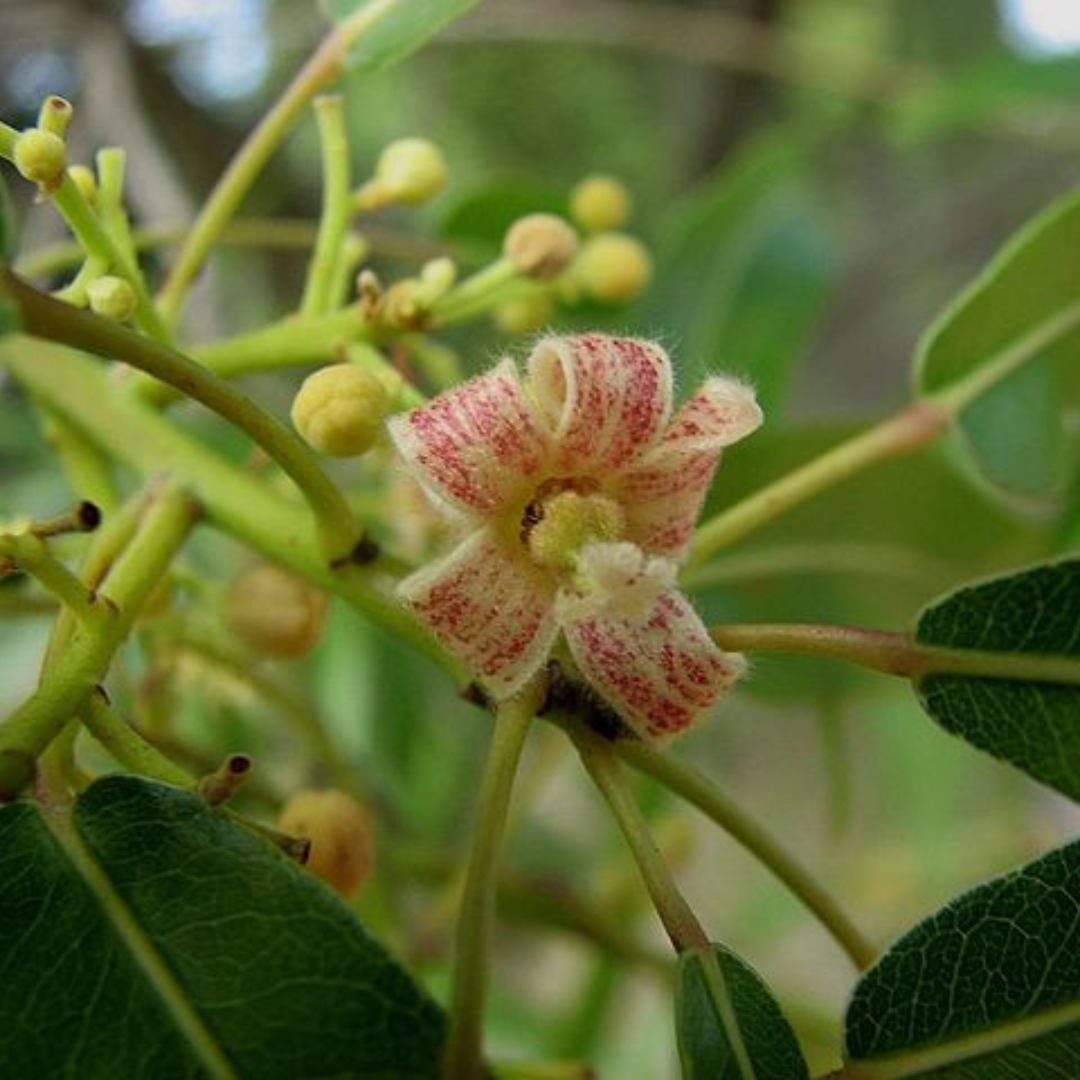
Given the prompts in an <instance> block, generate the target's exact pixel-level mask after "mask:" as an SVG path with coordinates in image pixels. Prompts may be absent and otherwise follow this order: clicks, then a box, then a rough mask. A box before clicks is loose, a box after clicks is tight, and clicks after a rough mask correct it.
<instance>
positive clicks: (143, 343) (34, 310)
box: [0, 270, 362, 562]
mask: <svg viewBox="0 0 1080 1080" xmlns="http://www.w3.org/2000/svg"><path fill="white" fill-rule="evenodd" d="M0 281H2V282H3V288H4V291H5V292H6V293H7V295H8V296H9V297H10V298H11V299H13V300H14V301H15V302H16V303H17V304H18V307H19V311H20V316H21V324H22V328H23V329H24V330H25V331H26V332H27V333H30V334H34V335H36V336H38V337H41V338H43V339H45V340H47V341H56V342H59V343H60V344H62V345H70V346H73V347H75V348H78V349H83V350H84V351H86V352H91V353H96V354H98V355H100V356H104V357H108V358H111V359H117V360H121V361H123V362H124V363H127V364H129V365H131V366H132V367H135V368H138V369H139V370H140V371H144V372H146V373H147V374H150V375H153V376H154V377H155V378H158V379H161V380H163V381H164V382H167V383H169V385H171V386H175V387H177V388H178V389H180V390H183V391H184V393H186V394H187V395H189V396H190V397H192V398H194V399H195V400H196V401H200V402H202V404H204V405H206V406H207V407H208V408H210V409H213V410H214V412H216V413H218V414H219V415H221V416H223V417H224V418H225V419H226V420H229V421H230V422H231V423H233V424H235V425H236V426H237V427H239V428H240V429H241V430H242V431H244V432H246V433H247V434H248V435H250V436H251V438H252V439H254V441H255V442H256V443H258V445H259V446H260V447H261V448H262V449H263V450H265V451H266V453H267V455H269V457H271V458H272V459H273V460H274V461H276V462H277V464H278V465H280V466H281V468H282V469H283V470H284V471H285V472H286V473H287V474H288V475H289V476H290V477H291V478H292V480H293V481H294V483H295V484H296V486H297V487H298V488H299V489H300V492H301V494H302V495H303V496H304V499H305V500H306V501H307V503H308V506H309V507H310V508H311V511H312V513H313V515H314V517H315V521H316V525H317V528H318V530H319V533H320V536H321V537H322V541H323V546H324V549H325V551H326V554H327V558H328V561H330V562H336V561H338V560H345V559H348V558H349V556H350V555H351V553H352V552H353V550H354V549H355V548H356V545H357V544H358V543H359V541H360V540H361V538H362V533H361V530H360V528H359V526H358V525H357V524H356V522H355V521H354V520H353V516H352V512H351V511H350V509H349V507H348V504H347V503H346V501H345V498H344V496H343V495H342V494H341V492H340V491H339V490H338V489H337V487H336V486H335V485H334V484H333V483H332V482H331V481H330V479H329V478H328V477H327V475H326V473H325V472H323V470H322V467H321V466H320V465H319V462H318V460H317V459H316V457H315V455H314V453H313V452H312V451H311V449H310V448H309V447H308V446H307V444H306V443H304V441H303V440H302V439H300V438H299V436H297V435H295V434H294V433H293V432H291V431H290V430H289V429H288V428H287V427H285V425H284V424H282V423H281V422H280V421H279V420H277V419H276V418H275V417H273V416H271V415H270V414H269V413H267V412H265V411H264V410H263V409H261V408H259V406H257V405H256V404H255V403H254V402H253V401H251V399H250V398H248V397H247V396H246V395H245V394H242V393H241V392H240V391H239V390H237V389H235V387H233V386H230V385H229V384H228V383H227V382H225V381H224V380H222V379H220V378H218V377H217V376H216V375H214V374H213V373H212V372H209V371H207V370H206V369H205V368H203V367H201V366H200V365H199V364H197V363H195V361H193V360H191V359H189V358H188V357H186V356H184V355H183V354H181V353H178V352H176V351H175V350H174V349H171V348H169V347H168V346H166V345H162V344H159V343H157V342H153V341H149V340H147V339H146V338H144V337H140V336H139V335H138V334H133V333H132V332H131V331H129V330H126V329H124V328H123V327H122V326H117V325H116V324H114V323H111V322H109V321H108V320H107V319H102V318H99V317H98V316H96V315H93V314H91V313H90V312H85V311H78V310H76V309H75V308H72V307H70V306H69V305H67V304H63V303H61V302H60V301H58V300H54V299H53V298H52V297H50V296H47V295H46V294H45V293H42V292H39V291H38V290H37V289H35V288H33V287H32V286H29V285H27V284H26V283H25V282H23V281H22V280H21V279H20V278H18V277H17V276H16V275H14V274H12V273H11V272H10V271H8V270H4V271H2V277H0Z"/></svg>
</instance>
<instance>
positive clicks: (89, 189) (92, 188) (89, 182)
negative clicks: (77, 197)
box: [68, 165, 98, 205]
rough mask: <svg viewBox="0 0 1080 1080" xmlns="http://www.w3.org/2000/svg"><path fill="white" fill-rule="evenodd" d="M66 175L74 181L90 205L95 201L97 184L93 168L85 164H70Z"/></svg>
mask: <svg viewBox="0 0 1080 1080" xmlns="http://www.w3.org/2000/svg"><path fill="white" fill-rule="evenodd" d="M68 176H70V177H71V179H72V180H73V181H74V183H75V186H76V187H77V188H78V189H79V192H80V194H81V195H82V197H83V198H84V199H85V200H86V201H87V202H88V203H90V204H91V205H93V204H94V203H95V202H96V201H97V195H98V185H97V177H96V176H94V170H93V169H91V168H89V167H87V166H86V165H72V166H71V168H70V169H68Z"/></svg>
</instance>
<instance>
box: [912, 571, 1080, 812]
mask: <svg viewBox="0 0 1080 1080" xmlns="http://www.w3.org/2000/svg"><path fill="white" fill-rule="evenodd" d="M915 640H916V641H917V642H918V643H919V644H921V645H936V646H941V647H944V648H948V649H961V650H972V651H975V652H977V653H981V654H990V660H991V661H993V660H994V659H995V658H997V659H998V661H999V663H1000V664H1001V667H1002V673H1003V674H1005V673H1007V671H1006V665H1008V664H1012V665H1016V664H1017V663H1020V664H1022V663H1023V660H1024V658H1032V659H1034V660H1035V661H1036V665H1037V663H1038V662H1039V661H1044V660H1050V661H1051V662H1052V661H1054V660H1055V659H1056V660H1058V661H1059V663H1058V665H1057V666H1058V667H1059V669H1060V670H1059V671H1058V672H1057V675H1058V677H1057V678H1056V679H1055V680H1054V681H1049V680H1045V681H1040V680H1039V678H1038V674H1039V671H1038V667H1037V666H1036V665H1032V669H1031V671H1030V673H1028V674H1026V675H1025V674H1024V672H1023V670H1022V668H1021V669H1020V670H1019V671H1017V670H1016V669H1015V667H1014V669H1013V677H1010V678H1001V677H999V678H988V677H980V676H976V675H963V674H944V673H943V674H930V675H925V676H923V677H922V678H920V679H918V680H917V681H916V684H915V689H916V692H917V693H918V695H919V699H920V701H921V703H922V705H923V708H925V709H926V711H927V712H928V713H929V714H930V715H931V716H932V717H933V718H934V719H935V720H936V721H937V722H938V723H939V724H941V726H942V727H944V728H945V729H946V730H947V731H950V732H952V733H953V734H955V735H959V736H960V737H961V738H963V739H966V740H967V741H968V742H970V743H972V744H974V745H975V746H978V747H979V748H980V749H983V750H987V751H989V752H990V753H991V754H993V755H994V756H995V757H999V758H1003V759H1004V760H1006V761H1009V762H1011V763H1012V764H1013V765H1016V766H1017V767H1018V768H1020V769H1023V770H1024V771H1025V772H1026V773H1028V774H1029V775H1031V776H1033V777H1035V778H1036V779H1037V780H1041V781H1042V782H1043V783H1044V784H1049V785H1050V786H1051V787H1055V788H1057V789H1058V790H1059V791H1061V792H1064V793H1065V794H1066V795H1070V796H1071V797H1072V798H1074V799H1080V723H1078V719H1080V560H1075V559H1072V560H1067V561H1064V562H1058V563H1050V564H1045V565H1042V566H1035V567H1032V568H1030V569H1027V570H1023V571H1021V572H1020V573H1016V574H1010V575H1009V576H1007V577H1001V578H996V579H994V580H991V581H986V582H983V583H981V584H977V585H970V586H966V587H964V588H962V589H959V590H958V591H957V592H954V593H952V594H950V595H949V596H946V597H944V598H943V599H941V600H939V601H937V602H936V603H934V604H931V605H930V606H929V607H928V608H926V609H925V610H924V611H923V613H922V614H921V615H920V616H919V620H918V624H917V626H916V630H915ZM1073 662H1075V663H1073ZM1070 672H1072V673H1073V674H1072V677H1071V678H1069V675H1070Z"/></svg>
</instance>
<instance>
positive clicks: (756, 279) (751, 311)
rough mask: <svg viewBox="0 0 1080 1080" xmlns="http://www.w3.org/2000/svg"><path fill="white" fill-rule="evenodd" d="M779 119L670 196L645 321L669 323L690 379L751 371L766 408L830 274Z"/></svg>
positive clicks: (792, 145) (801, 169)
mask: <svg viewBox="0 0 1080 1080" xmlns="http://www.w3.org/2000/svg"><path fill="white" fill-rule="evenodd" d="M806 159H807V148H806V145H805V143H804V142H803V141H802V140H800V138H799V137H798V136H797V135H794V134H793V133H792V132H790V131H787V130H782V131H779V132H774V133H771V134H769V135H767V136H762V137H760V138H759V139H757V140H755V141H754V142H753V143H752V144H751V145H750V147H749V148H748V149H746V150H744V151H743V152H742V153H741V154H740V156H739V157H738V158H737V159H736V160H735V161H734V163H733V164H731V165H729V166H728V167H726V168H725V169H723V170H722V171H721V172H720V173H719V174H718V175H717V176H716V177H715V178H714V179H713V180H712V181H711V182H709V183H708V184H707V185H706V186H704V187H703V188H702V189H700V190H699V191H697V192H695V193H694V194H693V195H692V196H691V197H690V198H689V199H688V200H686V201H684V202H682V203H679V204H677V205H676V206H675V208H674V209H673V211H672V212H671V213H670V214H669V216H668V218H667V220H666V222H665V225H664V228H663V230H662V233H661V236H660V237H659V239H658V242H657V251H656V264H657V272H656V275H655V284H654V285H653V286H651V287H650V290H649V292H648V294H647V297H646V299H645V300H644V302H643V311H644V314H643V316H642V321H643V322H644V324H645V325H654V326H662V327H671V328H672V330H673V331H674V332H675V334H676V335H677V336H676V338H675V341H674V345H675V352H676V354H677V355H678V356H679V357H680V359H681V360H682V361H683V365H684V366H683V367H682V369H681V371H680V378H681V381H682V382H683V383H684V384H685V385H686V386H695V385H697V384H698V383H699V382H700V381H701V379H702V378H703V377H704V376H705V375H707V374H710V373H711V372H712V371H713V370H715V369H716V368H717V367H723V368H725V369H727V370H731V371H735V372H738V373H739V374H742V375H744V376H746V377H747V378H749V379H750V380H752V381H753V382H754V384H755V386H756V387H757V391H758V397H759V399H760V400H761V401H762V403H763V405H764V407H765V409H766V412H767V413H768V414H769V415H772V414H774V412H775V410H776V408H777V406H778V405H779V403H780V402H781V401H782V400H783V399H784V396H785V394H786V392H787V389H788V384H789V381H790V377H791V374H792V371H793V368H794V364H795V361H796V360H797V359H798V356H799V353H800V350H801V349H802V348H803V347H804V346H805V344H806V342H807V340H808V337H809V334H810V332H811V331H812V330H813V328H814V326H815V325H816V324H817V321H818V319H819V317H820V316H821V313H822V311H823V309H824V305H825V302H826V300H827V299H828V297H829V295H830V293H831V290H832V286H833V283H834V277H835V274H834V264H833V260H832V252H831V250H830V247H829V243H828V235H827V232H826V230H825V229H824V227H823V226H822V225H821V224H820V220H819V219H820V214H819V213H818V212H817V208H816V207H815V206H814V204H813V200H812V197H811V196H810V194H809V192H808V185H807V183H806V178H805V175H804V174H805V172H806V164H807V162H806Z"/></svg>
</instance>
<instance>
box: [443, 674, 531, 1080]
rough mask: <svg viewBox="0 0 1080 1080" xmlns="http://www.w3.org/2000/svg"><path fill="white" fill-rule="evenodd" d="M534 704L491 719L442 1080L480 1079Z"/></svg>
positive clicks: (508, 708)
mask: <svg viewBox="0 0 1080 1080" xmlns="http://www.w3.org/2000/svg"><path fill="white" fill-rule="evenodd" d="M537 704H538V701H537V695H536V694H534V693H532V692H526V693H525V694H524V695H523V696H521V697H518V698H512V699H511V700H510V701H508V702H506V703H504V704H503V705H502V706H501V707H500V709H499V711H498V714H497V715H496V718H495V726H494V730H493V732H492V740H491V748H490V750H489V751H488V757H487V761H486V762H485V764H484V774H483V777H482V778H481V781H480V796H479V801H478V807H477V821H476V826H475V828H474V831H473V838H472V846H471V848H470V850H469V861H468V866H467V869H466V872H465V887H464V891H463V893H462V897H461V913H460V915H459V917H458V926H457V934H456V936H455V941H454V981H453V987H452V989H451V994H450V1030H449V1032H448V1034H447V1040H446V1051H445V1055H444V1057H443V1068H442V1076H443V1080H481V1077H482V1076H483V1075H484V1069H483V1060H482V1053H483V1046H482V1027H483V1014H484V998H485V995H486V990H487V966H488V955H489V952H490V945H491V932H492V926H493V923H494V918H495V897H496V892H497V889H498V881H499V860H500V855H501V852H502V843H503V834H504V831H505V827H506V816H507V811H508V809H509V807H510V793H511V791H512V789H513V784H514V777H515V776H516V775H517V769H518V763H519V761H520V760H521V752H522V749H523V748H524V746H525V736H526V734H527V733H528V730H529V725H530V723H531V722H532V718H533V716H534V715H535V712H536V707H537Z"/></svg>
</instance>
